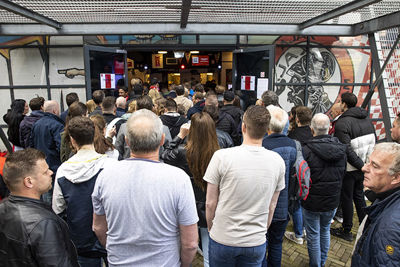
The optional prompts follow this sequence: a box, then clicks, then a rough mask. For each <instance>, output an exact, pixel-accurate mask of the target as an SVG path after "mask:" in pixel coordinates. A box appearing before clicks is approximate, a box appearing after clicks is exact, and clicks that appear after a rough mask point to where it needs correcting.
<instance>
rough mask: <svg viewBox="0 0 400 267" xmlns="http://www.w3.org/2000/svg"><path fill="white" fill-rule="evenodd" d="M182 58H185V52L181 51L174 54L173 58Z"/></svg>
mask: <svg viewBox="0 0 400 267" xmlns="http://www.w3.org/2000/svg"><path fill="white" fill-rule="evenodd" d="M184 56H185V52H182V51H176V52H174V57H175V58H183V57H184Z"/></svg>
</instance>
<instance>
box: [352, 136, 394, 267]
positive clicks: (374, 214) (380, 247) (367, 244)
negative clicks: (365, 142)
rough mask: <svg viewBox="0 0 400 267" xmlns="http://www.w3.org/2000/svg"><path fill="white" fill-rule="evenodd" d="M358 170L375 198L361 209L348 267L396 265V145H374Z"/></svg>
mask: <svg viewBox="0 0 400 267" xmlns="http://www.w3.org/2000/svg"><path fill="white" fill-rule="evenodd" d="M362 171H363V172H364V183H363V184H364V186H365V187H368V188H369V189H371V190H372V191H373V192H374V193H375V194H376V197H377V199H376V200H375V201H374V203H373V204H372V205H371V206H369V207H367V208H366V209H365V210H366V213H367V216H366V218H364V220H363V222H362V224H361V226H360V228H361V230H360V231H359V232H360V233H361V232H362V236H361V237H360V238H359V239H358V241H357V242H356V247H355V250H354V253H353V257H352V262H351V266H352V267H358V266H360V267H361V266H385V267H391V266H400V213H399V210H400V144H397V143H381V144H378V145H376V146H375V147H374V150H373V152H372V154H371V155H370V157H369V160H368V162H367V163H366V164H365V165H364V167H363V168H362Z"/></svg>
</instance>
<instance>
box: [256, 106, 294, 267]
mask: <svg viewBox="0 0 400 267" xmlns="http://www.w3.org/2000/svg"><path fill="white" fill-rule="evenodd" d="M267 110H268V111H269V113H270V114H271V120H270V123H269V129H268V136H266V137H264V140H263V143H262V144H263V147H265V148H266V149H269V150H272V151H275V152H277V153H278V154H279V155H280V156H281V157H282V159H283V160H284V162H285V168H286V169H285V188H284V189H283V190H282V191H281V193H280V194H279V198H278V203H277V205H276V208H275V213H274V217H273V218H272V223H271V225H270V227H269V228H268V232H267V242H268V243H267V244H268V245H267V246H268V258H264V260H263V266H267V262H268V266H272V267H275V266H281V260H282V242H283V235H284V233H285V229H286V226H287V224H288V203H289V199H288V188H289V175H290V170H291V168H292V166H293V164H294V162H295V161H296V155H297V150H296V143H295V142H294V140H292V139H290V138H289V137H287V136H286V135H285V134H283V131H284V129H285V126H286V124H287V122H288V114H287V113H286V112H285V111H284V110H283V109H281V108H279V107H277V106H274V105H269V106H268V107H267Z"/></svg>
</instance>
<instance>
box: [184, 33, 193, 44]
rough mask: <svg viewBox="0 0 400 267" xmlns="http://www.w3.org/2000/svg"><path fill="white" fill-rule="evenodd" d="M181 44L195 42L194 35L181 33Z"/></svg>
mask: <svg viewBox="0 0 400 267" xmlns="http://www.w3.org/2000/svg"><path fill="white" fill-rule="evenodd" d="M181 38H182V44H196V35H182V37H181Z"/></svg>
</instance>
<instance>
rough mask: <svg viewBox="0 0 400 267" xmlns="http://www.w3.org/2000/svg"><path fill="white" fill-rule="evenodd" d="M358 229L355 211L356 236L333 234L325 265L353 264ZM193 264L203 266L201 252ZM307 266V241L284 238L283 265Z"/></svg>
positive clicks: (290, 226) (289, 226)
mask: <svg viewBox="0 0 400 267" xmlns="http://www.w3.org/2000/svg"><path fill="white" fill-rule="evenodd" d="M340 225H341V224H340V223H337V222H336V221H335V222H334V223H333V224H332V225H331V227H333V228H336V227H339V226H340ZM292 229H293V226H292V223H291V222H289V224H288V227H287V230H288V231H293V230H292ZM357 230H358V217H357V214H356V213H354V216H353V229H352V233H353V236H354V240H353V242H348V241H345V240H343V239H340V238H337V237H335V236H333V235H331V246H330V249H329V252H328V259H327V261H326V264H325V267H337V266H350V265H351V255H352V251H353V246H354V242H355V237H356V234H357ZM192 266H193V267H203V257H202V256H201V255H200V254H197V255H196V258H195V259H194V261H193V264H192ZM306 266H308V252H307V242H304V244H303V245H298V244H295V243H293V242H291V241H288V240H287V239H286V238H284V240H283V249H282V267H306Z"/></svg>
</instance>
